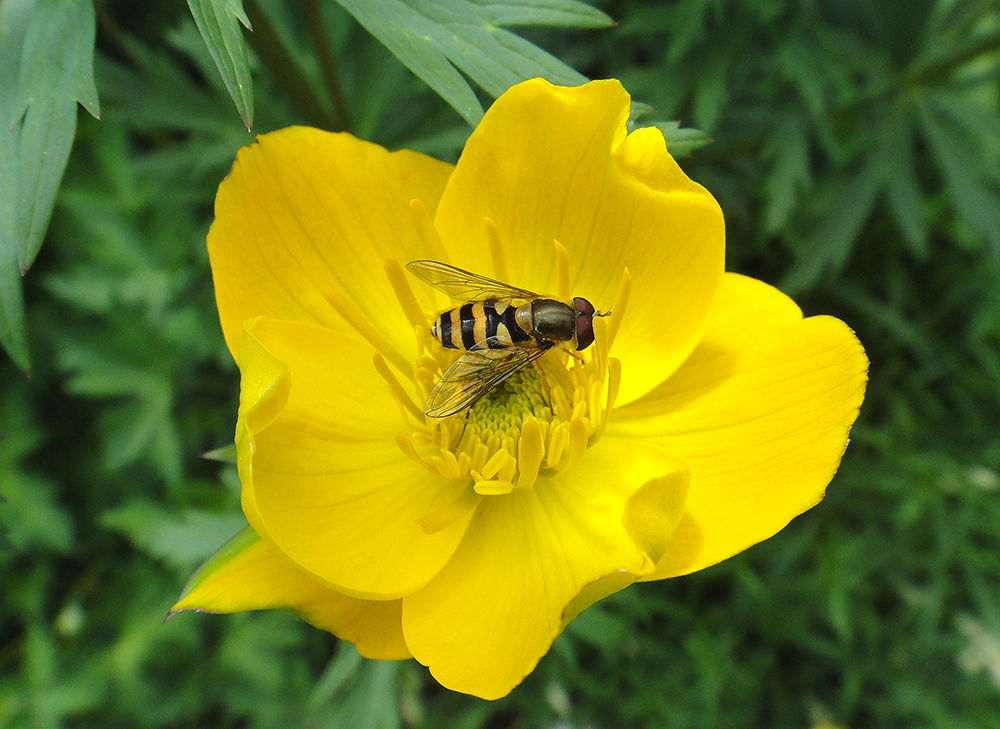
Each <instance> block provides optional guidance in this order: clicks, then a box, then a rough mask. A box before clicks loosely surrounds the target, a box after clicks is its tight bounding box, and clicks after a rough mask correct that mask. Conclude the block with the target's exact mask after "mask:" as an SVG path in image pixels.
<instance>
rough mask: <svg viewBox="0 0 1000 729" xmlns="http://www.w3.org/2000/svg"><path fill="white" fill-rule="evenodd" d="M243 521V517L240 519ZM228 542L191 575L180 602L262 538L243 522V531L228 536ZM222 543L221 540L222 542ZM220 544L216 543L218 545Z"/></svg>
mask: <svg viewBox="0 0 1000 729" xmlns="http://www.w3.org/2000/svg"><path fill="white" fill-rule="evenodd" d="M240 519H241V520H243V517H242V516H241V517H240ZM227 537H228V541H226V542H225V543H224V544H223V545H222V546H221V547H219V548H217V549H216V550H215V551H214V552H212V553H211V556H210V557H208V559H206V560H205V561H204V562H202V564H201V566H200V567H198V569H197V570H195V573H194V574H193V575H191V579H189V580H188V582H187V584H186V585H184V589H183V590H181V594H180V595H179V596H178V597H177V600H178V602H179V601H180V600H183V599H184V597H185V596H187V595H190V594H191V592H192V591H193V590H194V589H195V588H196V587H198V585H200V584H201V583H203V582H204V581H205V580H206V579H207V578H208V577H210V576H211V575H213V574H214V573H215V572H217V571H218V570H219V569H220V568H221V567H224V566H225V565H226V564H228V563H229V561H230V560H232V559H233V557H236V556H237V555H238V554H241V553H242V552H243V550H244V549H247V548H248V547H251V546H253V545H254V544H256V543H257V542H259V541H260V536H258V534H257V532H255V531H254V530H253V529H251V528H250V527H248V526H246V521H245V520H243V524H242V529H241V530H240V531H239V532H237V533H236V535H235V536H233V534H232V532H229V534H228V535H227ZM220 541H221V540H220ZM218 543H219V542H218V541H216V544H218Z"/></svg>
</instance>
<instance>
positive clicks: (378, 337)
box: [323, 289, 413, 378]
mask: <svg viewBox="0 0 1000 729" xmlns="http://www.w3.org/2000/svg"><path fill="white" fill-rule="evenodd" d="M323 298H324V299H326V301H327V303H328V304H330V306H332V307H333V308H334V309H335V310H336V311H337V313H338V314H340V315H341V316H342V317H343V318H344V321H346V322H347V323H348V324H349V325H350V326H351V327H352V328H353V329H354V331H356V332H357V333H358V334H360V335H361V337H362V338H363V339H364V340H365V341H367V342H368V343H369V344H370V345H372V346H373V347H375V349H377V350H378V351H379V352H381V353H382V354H383V355H384V356H385V358H386V359H388V360H389V361H390V362H392V364H393V366H394V367H396V369H398V370H399V371H400V372H402V373H403V374H404V375H406V376H407V377H409V378H412V377H413V365H412V364H410V361H409V360H408V359H406V357H404V356H403V355H402V354H400V352H399V350H398V349H396V348H395V347H393V346H392V345H391V344H390V343H389V340H388V339H386V338H385V337H384V336H382V334H381V332H379V331H378V330H377V329H376V328H375V327H374V326H372V323H371V322H370V321H368V317H366V316H365V315H364V314H363V313H362V312H361V309H359V308H358V307H357V306H355V305H354V302H352V301H351V300H350V299H348V298H347V297H346V296H343V295H342V294H340V293H338V292H336V291H333V290H332V289H327V290H326V291H324V292H323Z"/></svg>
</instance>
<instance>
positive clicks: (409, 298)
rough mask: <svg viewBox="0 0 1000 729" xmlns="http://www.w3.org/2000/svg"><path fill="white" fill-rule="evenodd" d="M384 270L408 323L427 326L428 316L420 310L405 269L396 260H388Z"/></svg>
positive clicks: (413, 325)
mask: <svg viewBox="0 0 1000 729" xmlns="http://www.w3.org/2000/svg"><path fill="white" fill-rule="evenodd" d="M384 269H385V275H386V276H387V277H388V278H389V284H390V285H391V286H392V291H393V293H395V294H396V299H398V300H399V305H400V307H402V309H403V314H405V315H406V321H408V322H410V326H411V327H425V326H427V316H426V315H425V314H424V310H423V309H422V308H420V304H419V303H418V302H417V297H416V296H414V295H413V289H412V288H410V281H409V279H408V278H407V276H406V273H405V272H404V271H403V267H402V266H400V265H399V261H397V260H396V259H395V258H389V259H387V260H386V262H385V266H384Z"/></svg>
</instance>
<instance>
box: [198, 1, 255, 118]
mask: <svg viewBox="0 0 1000 729" xmlns="http://www.w3.org/2000/svg"><path fill="white" fill-rule="evenodd" d="M188 7H189V8H190V9H191V15H193V16H194V22H195V24H196V25H197V26H198V30H199V31H200V32H201V36H202V38H204V39H205V45H206V46H208V52H209V53H211V54H212V59H213V60H214V61H215V65H216V66H218V68H219V73H220V74H222V81H223V82H224V83H225V84H226V88H227V89H229V95H230V96H232V97H233V101H234V102H235V103H236V110H237V111H239V113H240V116H241V117H242V118H243V124H245V125H246V128H247V131H249V130H250V127H251V126H253V82H252V81H251V79H250V60H249V57H248V56H247V46H246V42H245V41H244V40H243V31H242V30H240V24H242V25H243V26H244V27H245V28H247V29H250V30H252V28H250V20H249V19H248V18H247V16H246V13H245V12H243V1H242V0H188Z"/></svg>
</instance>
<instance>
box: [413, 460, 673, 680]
mask: <svg viewBox="0 0 1000 729" xmlns="http://www.w3.org/2000/svg"><path fill="white" fill-rule="evenodd" d="M616 445H617V447H615V448H607V447H604V446H605V444H604V443H603V442H602V443H601V446H600V447H598V448H595V449H593V450H592V451H588V453H587V454H586V457H585V458H584V460H583V461H582V462H581V463H580V464H578V465H577V466H576V467H575V468H574V469H573V470H572V471H571V472H570V473H564V474H561V475H560V476H557V477H555V478H544V477H540V478H539V479H538V481H537V482H536V483H535V487H534V489H532V490H530V491H517V490H515V491H514V492H512V493H510V494H507V495H505V496H501V497H487V498H486V499H484V500H483V502H482V504H481V505H480V507H479V509H478V510H477V513H476V516H475V519H474V520H473V523H472V524H471V525H470V527H469V529H468V531H467V532H466V535H465V538H464V539H463V541H462V543H461V545H460V546H459V548H458V549H457V550H456V552H455V555H454V556H453V557H452V559H451V561H450V562H449V563H448V565H447V566H446V567H445V568H444V569H443V570H442V571H441V573H440V574H439V575H438V576H437V577H436V578H435V579H434V580H433V581H432V582H430V583H429V584H428V585H427V586H426V587H424V588H423V589H422V590H420V591H418V592H416V593H414V594H413V595H409V596H407V597H405V598H403V633H404V635H405V636H406V642H407V645H408V646H409V648H410V650H411V651H412V652H413V655H414V657H416V659H417V660H418V661H420V662H421V663H423V664H425V665H427V666H429V667H430V670H431V673H432V674H433V675H434V677H435V678H436V679H437V680H438V681H439V682H440V683H441V684H443V685H444V686H446V687H448V688H450V689H453V690H455V691H462V692H465V693H470V694H474V695H476V696H480V697H482V698H487V699H493V698H499V697H501V696H504V695H505V694H507V693H508V692H509V691H510V690H511V689H512V688H513V687H514V686H515V685H517V684H518V683H519V682H520V681H521V680H522V679H523V678H524V676H526V675H527V674H528V673H530V672H531V670H532V669H533V668H534V666H535V664H536V663H538V661H539V660H540V659H541V657H542V656H543V655H544V654H545V652H546V651H547V650H548V649H549V646H550V645H551V644H552V641H553V640H555V638H556V636H557V635H558V634H559V632H560V631H561V630H562V628H563V626H564V625H565V622H566V621H564V612H565V611H566V610H567V609H570V608H571V609H572V610H574V613H573V614H575V613H576V612H579V610H580V609H582V607H583V606H585V605H584V604H583V603H580V604H577V605H574V604H573V603H574V600H576V599H577V598H578V596H580V595H584V598H583V601H584V602H585V603H586V604H590V603H591V602H593V601H594V600H596V599H599V598H600V597H604V596H605V595H607V594H610V592H613V591H615V590H620V589H622V588H623V587H625V586H626V585H628V584H629V583H631V582H633V581H635V579H636V578H637V577H638V576H639V575H640V574H642V573H643V571H648V570H649V569H652V566H653V565H652V563H651V562H650V560H649V559H648V558H647V557H646V555H645V554H643V552H642V551H641V550H640V549H638V548H637V546H636V542H635V541H634V540H633V536H632V535H630V534H629V532H628V531H627V530H626V528H625V526H624V525H623V523H622V518H623V514H624V512H625V509H626V502H627V501H628V499H629V498H630V497H631V496H632V495H633V494H635V493H636V492H637V491H638V490H639V489H640V487H642V486H643V484H646V483H648V482H650V481H656V480H658V479H660V478H661V477H662V476H664V474H670V473H674V472H676V471H683V470H684V469H686V466H685V465H684V464H683V463H681V462H679V461H678V460H677V459H675V458H672V457H670V456H669V455H667V454H666V453H664V452H663V451H661V450H660V449H657V448H652V447H649V446H646V445H642V444H632V443H625V442H621V443H618V444H616ZM668 481H671V482H673V481H672V480H670V479H668ZM663 483H664V484H665V483H667V481H664V482H663ZM654 492H656V494H655V498H652V499H651V500H650V501H651V503H652V502H656V503H657V504H659V506H658V507H656V508H658V509H662V508H663V505H664V504H665V503H666V502H667V501H669V498H667V496H666V494H665V490H664V489H662V488H659V487H654V488H651V489H650V490H649V493H648V494H647V495H646V496H645V497H643V498H648V497H650V496H652V495H653V493H654ZM673 493H674V498H673V501H674V505H673V506H672V507H670V508H666V509H665V510H664V511H665V512H675V513H679V512H680V511H682V505H683V499H684V495H685V494H684V491H683V489H677V488H675V489H674V491H673ZM595 583H597V584H598V586H599V588H600V589H596V590H595V589H593V588H590V587H589V586H591V585H594V584H595ZM605 585H610V587H609V588H607V589H606V588H605Z"/></svg>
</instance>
